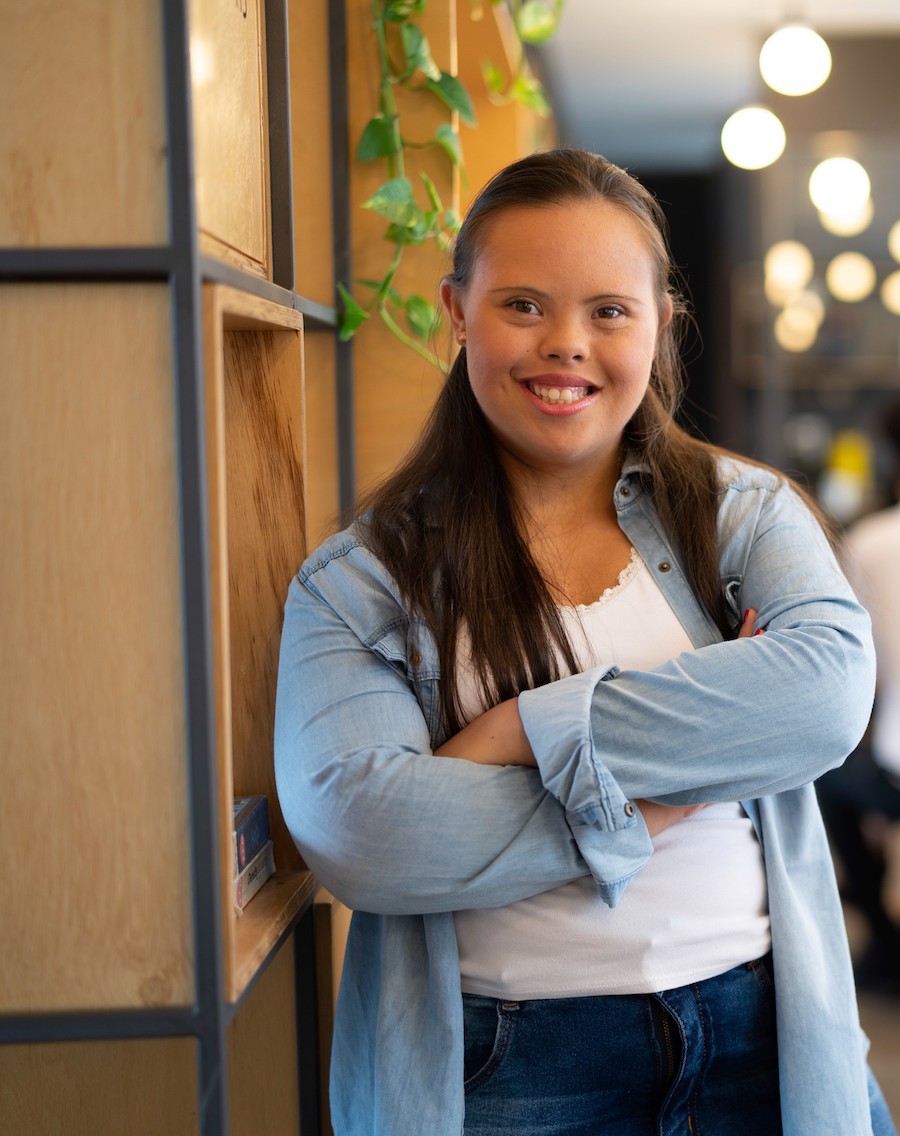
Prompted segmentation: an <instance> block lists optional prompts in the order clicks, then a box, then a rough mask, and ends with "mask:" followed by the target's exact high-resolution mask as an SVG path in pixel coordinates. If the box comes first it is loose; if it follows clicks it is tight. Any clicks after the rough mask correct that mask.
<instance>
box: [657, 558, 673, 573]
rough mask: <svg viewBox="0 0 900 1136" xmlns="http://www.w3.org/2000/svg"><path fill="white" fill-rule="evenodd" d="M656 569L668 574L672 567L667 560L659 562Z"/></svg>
mask: <svg viewBox="0 0 900 1136" xmlns="http://www.w3.org/2000/svg"><path fill="white" fill-rule="evenodd" d="M658 568H659V570H660V572H669V571H670V570H671V568H672V565H671V564H670V563H669V562H668V560H660V562H659V564H658Z"/></svg>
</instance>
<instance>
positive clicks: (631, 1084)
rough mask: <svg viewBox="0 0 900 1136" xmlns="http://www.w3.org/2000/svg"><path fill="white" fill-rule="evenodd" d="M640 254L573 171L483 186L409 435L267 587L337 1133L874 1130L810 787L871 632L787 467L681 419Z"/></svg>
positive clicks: (651, 248) (653, 285)
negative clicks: (372, 481)
mask: <svg viewBox="0 0 900 1136" xmlns="http://www.w3.org/2000/svg"><path fill="white" fill-rule="evenodd" d="M663 234H664V227H663V219H662V215H661V213H660V211H659V209H658V207H657V204H656V202H655V201H654V199H653V198H652V196H651V195H650V194H648V193H647V192H646V191H645V190H644V189H643V188H642V187H641V186H640V185H639V184H638V183H637V182H636V181H635V180H634V179H633V178H632V177H630V176H629V175H628V174H626V173H625V172H624V171H623V170H621V169H619V168H618V167H616V166H614V165H612V164H610V163H609V162H607V161H605V160H604V159H603V158H600V157H598V156H596V155H592V154H587V153H584V152H580V151H565V150H564V151H555V152H550V153H542V154H536V155H533V156H531V157H529V158H526V159H524V160H522V161H520V162H517V163H515V164H513V165H512V166H510V167H508V168H507V169H505V170H503V171H501V173H499V174H498V175H497V176H496V177H495V178H494V179H493V180H492V181H491V182H490V183H489V184H488V185H487V186H486V187H485V189H484V190H483V191H482V192H481V194H480V195H479V197H478V198H477V200H476V201H475V203H474V204H473V206H472V207H471V209H470V211H469V213H468V215H467V218H466V221H465V223H464V224H463V226H462V229H461V231H460V233H459V235H458V238H457V241H456V244H455V249H454V263H453V271H452V273H451V274H450V275H448V276H447V277H446V278H445V280H444V281H443V282H442V285H441V296H442V299H443V302H444V305H445V308H446V311H447V315H448V317H449V321H450V325H451V327H452V329H453V332H454V334H455V337H456V339H457V341H458V343H459V344H460V348H461V349H460V351H459V354H458V357H457V359H456V362H455V364H454V366H453V368H452V370H451V372H450V375H449V377H448V379H447V382H446V385H445V387H444V390H443V392H442V393H441V395H440V397H439V399H438V402H437V405H436V408H435V411H434V414H433V416H432V419H431V422H430V424H429V426H428V428H427V430H426V432H425V434H424V436H423V438H422V440H421V442H420V443H419V445H418V446H416V447H415V449H414V450H413V452H412V453H411V454H410V456H409V457H408V458H407V460H406V461H405V462H404V463H403V465H402V466H401V467H400V469H399V470H398V471H397V472H396V473H395V474H394V475H393V476H392V477H391V478H389V479H388V480H387V482H386V483H385V484H384V485H383V486H381V487H380V488H379V489H378V490H377V491H376V492H375V493H374V494H373V495H372V496H371V498H370V500H369V502H368V503H367V506H366V508H365V511H364V512H363V513H362V514H361V516H360V517H359V519H358V520H357V522H356V523H355V524H354V525H353V526H352V527H351V528H350V529H349V530H347V531H346V532H343V533H340V534H339V535H337V536H335V537H333V538H332V539H330V540H329V541H327V542H326V543H325V544H324V545H323V546H322V547H321V548H319V549H318V550H317V551H316V552H315V553H314V554H313V555H312V556H311V557H310V558H309V560H308V561H307V562H306V564H305V565H304V566H303V568H302V570H301V572H300V574H299V575H298V577H297V578H296V579H295V580H294V581H293V583H292V584H291V587H290V593H289V596H288V600H287V605H286V612H285V625H284V632H283V640H282V656H281V669H280V675H279V690H278V704H277V721H276V773H277V779H278V789H279V795H280V799H281V804H282V808H283V811H284V815H285V818H286V820H287V823H288V825H289V826H290V829H291V831H292V833H293V836H294V839H295V840H296V842H297V845H298V847H299V848H300V849H301V851H302V853H303V855H304V856H305V858H306V860H307V863H308V864H309V866H310V867H311V868H312V870H313V871H314V872H315V873H316V875H317V876H318V878H319V879H320V880H321V882H322V883H323V884H324V885H325V886H326V887H327V888H328V889H330V890H331V891H332V892H333V893H334V894H335V895H336V896H338V897H339V898H340V899H342V900H343V901H344V902H345V903H346V904H348V905H349V906H350V907H351V908H353V909H354V915H353V921H352V926H351V932H350V938H349V942H348V947H347V954H346V959H345V964H344V971H343V978H342V983H341V991H340V998H339V1004H338V1014H337V1022H336V1027H335V1040H334V1051H333V1063H332V1101H331V1108H332V1119H333V1124H334V1131H335V1133H336V1136H362V1134H363V1133H365V1134H378V1136H460V1133H465V1134H466V1136H512V1134H516V1136H551V1134H552V1136H562V1134H566V1136H588V1134H591V1136H596V1134H602V1136H656V1134H658V1133H665V1134H669V1133H672V1134H674V1133H679V1134H681V1133H688V1132H690V1133H694V1134H697V1133H701V1134H703V1136H743V1134H745V1133H746V1134H747V1136H750V1134H752V1136H760V1134H763V1133H764V1134H765V1136H777V1134H778V1133H780V1132H783V1133H785V1134H786V1136H822V1134H823V1133H841V1134H842V1136H850V1134H853V1136H867V1134H870V1133H872V1132H873V1131H874V1132H875V1133H877V1134H878V1136H884V1134H887V1133H893V1126H892V1124H891V1121H890V1118H889V1117H888V1115H887V1110H886V1108H885V1106H884V1102H883V1098H881V1096H880V1092H879V1090H878V1088H877V1086H876V1085H875V1083H874V1081H873V1080H872V1078H871V1075H870V1074H869V1072H868V1069H867V1065H866V1058H865V1049H866V1043H865V1039H864V1037H863V1036H862V1034H861V1032H860V1028H859V1023H858V1018H857V1012H856V1004H855V994H854V990H853V984H852V975H851V970H850V962H849V956H848V951H847V945H846V939H845V934H844V927H843V921H842V915H841V908H840V904H839V901H838V896H837V891H836V888H835V883H834V879H833V873H832V869H831V862H830V857H829V851H828V847H827V843H826V840H825V837H824V834H823V829H822V824H821V820H820V816H819V812H818V809H817V806H816V799H815V793H814V790H813V787H812V784H811V783H812V781H813V779H814V778H816V777H817V776H818V775H819V774H821V773H822V772H823V771H824V770H826V769H828V768H830V767H833V766H835V765H837V764H839V763H840V762H841V761H842V760H843V759H844V757H845V756H846V755H847V754H848V753H849V752H850V750H851V749H852V748H853V747H854V745H855V744H856V742H857V741H858V739H859V736H860V735H861V734H862V732H863V730H864V728H865V725H866V720H867V717H868V712H869V708H870V706H871V701H872V690H873V662H872V648H871V640H870V630H869V623H868V619H867V616H866V614H865V612H864V611H863V609H862V608H861V607H860V606H859V604H858V603H857V602H856V600H855V598H854V596H853V594H852V592H851V590H850V589H849V587H848V586H847V583H846V581H845V579H844V577H843V576H842V574H841V572H840V570H839V569H838V567H837V565H836V563H835V559H834V557H833V555H832V551H831V547H830V545H829V541H828V540H827V539H826V537H825V535H824V533H823V531H822V529H821V527H820V525H819V523H818V521H817V520H816V518H815V516H814V515H813V513H812V512H811V511H810V509H809V508H808V507H807V505H806V504H805V503H804V501H803V500H802V499H801V497H800V495H798V493H797V492H796V491H795V490H794V489H793V488H792V487H791V485H790V484H789V483H788V482H787V481H786V480H785V479H784V478H783V477H781V476H779V475H778V474H776V473H775V472H773V471H768V470H765V469H762V468H759V467H758V466H755V465H752V464H749V463H746V462H743V461H741V460H740V459H737V458H735V457H734V456H732V455H728V454H725V453H723V452H720V451H718V450H715V449H713V448H712V447H710V446H707V445H704V444H701V443H699V442H697V441H694V440H692V439H691V438H689V437H688V436H687V435H686V434H685V433H684V432H683V431H681V430H680V429H679V428H678V427H677V426H676V425H675V424H674V421H673V415H674V413H675V409H676V406H677V397H678V386H679V383H678V380H679V375H680V366H679V359H678V354H677V328H678V324H679V322H680V320H681V318H682V316H683V314H684V308H683V304H682V301H681V300H680V298H679V297H678V295H677V294H676V293H675V291H674V289H673V288H672V285H671V280H670V275H671V267H670V261H669V256H668V252H667V248H666V242H665V237H664V235H663ZM754 631H755V632H756V634H754ZM763 631H764V634H763V633H762V632H763Z"/></svg>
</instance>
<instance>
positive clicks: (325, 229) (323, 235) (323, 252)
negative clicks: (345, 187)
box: [288, 0, 334, 306]
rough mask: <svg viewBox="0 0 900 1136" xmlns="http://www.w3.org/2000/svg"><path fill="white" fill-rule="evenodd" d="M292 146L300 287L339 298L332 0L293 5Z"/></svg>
mask: <svg viewBox="0 0 900 1136" xmlns="http://www.w3.org/2000/svg"><path fill="white" fill-rule="evenodd" d="M288 22H289V33H290V66H291V136H292V137H291V148H292V157H293V168H294V258H295V264H296V275H297V283H296V288H297V291H298V292H299V293H300V294H301V295H303V296H308V297H309V298H310V299H313V300H317V301H318V302H319V303H320V304H327V305H329V306H331V305H332V304H333V303H334V270H333V265H334V253H333V250H332V239H333V232H334V225H333V222H332V209H331V170H332V162H331V115H330V105H331V92H330V88H329V77H328V0H302V3H294V4H292V5H291V8H290V19H289V21H288Z"/></svg>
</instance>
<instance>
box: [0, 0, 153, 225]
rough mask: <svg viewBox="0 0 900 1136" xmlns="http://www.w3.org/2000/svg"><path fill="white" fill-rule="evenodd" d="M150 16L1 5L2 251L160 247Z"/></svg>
mask: <svg viewBox="0 0 900 1136" xmlns="http://www.w3.org/2000/svg"><path fill="white" fill-rule="evenodd" d="M160 13H161V6H160V5H159V3H157V2H156V0H118V2H111V0H68V2H67V3H65V4H59V3H54V2H53V0H29V2H28V3H22V2H21V0H0V245H10V246H23V247H32V246H34V247H38V246H45V247H47V246H49V247H72V246H78V245H162V244H165V243H166V241H167V240H168V215H167V209H166V142H165V121H164V103H163V82H162V75H163V67H162V29H161V24H160Z"/></svg>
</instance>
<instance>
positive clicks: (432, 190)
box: [419, 170, 444, 218]
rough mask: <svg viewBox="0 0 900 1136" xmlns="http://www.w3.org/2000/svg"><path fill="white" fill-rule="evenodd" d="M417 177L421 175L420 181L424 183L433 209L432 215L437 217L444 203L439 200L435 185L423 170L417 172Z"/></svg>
mask: <svg viewBox="0 0 900 1136" xmlns="http://www.w3.org/2000/svg"><path fill="white" fill-rule="evenodd" d="M419 177H421V179H422V181H423V182H424V183H425V192H426V193H427V194H428V200H429V201H430V202H431V207H432V208H433V209H434V216H435V218H437V216H438V214H439V213H440V211H441V210H442V209H443V208H444V203H443V202H442V201H441V197H440V194H439V193H438V191H437V186H436V185H435V184H434V182H433V181H432V180H431V178H430V177H429V176H428V174H426V173H425V171H424V170H423V171H422V172H421V174H419Z"/></svg>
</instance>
